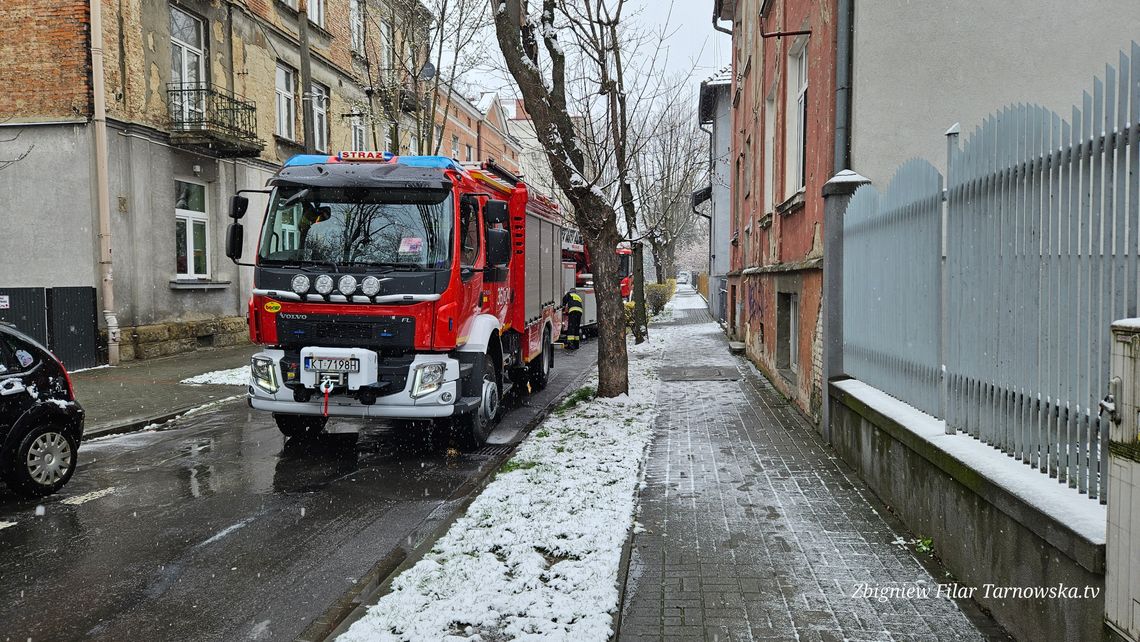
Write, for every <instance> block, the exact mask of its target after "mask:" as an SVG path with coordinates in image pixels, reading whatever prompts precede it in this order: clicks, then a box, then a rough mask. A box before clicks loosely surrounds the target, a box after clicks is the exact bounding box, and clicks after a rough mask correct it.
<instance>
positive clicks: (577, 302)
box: [568, 293, 584, 312]
mask: <svg viewBox="0 0 1140 642" xmlns="http://www.w3.org/2000/svg"><path fill="white" fill-rule="evenodd" d="M582 305H583V303H582V297H580V296H578V295H577V294H575V293H570V307H569V310H568V312H584V310H583V309H582Z"/></svg>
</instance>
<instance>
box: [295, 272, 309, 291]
mask: <svg viewBox="0 0 1140 642" xmlns="http://www.w3.org/2000/svg"><path fill="white" fill-rule="evenodd" d="M309 285H310V283H309V277H307V276H305V275H304V274H298V275H297V276H295V277H293V291H294V292H296V293H297V294H304V293H306V292H308V291H309Z"/></svg>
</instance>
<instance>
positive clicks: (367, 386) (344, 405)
mask: <svg viewBox="0 0 1140 642" xmlns="http://www.w3.org/2000/svg"><path fill="white" fill-rule="evenodd" d="M342 351H343V352H344V353H345V354H341V352H342ZM350 352H351V353H352V354H349V353H350ZM368 352H371V351H368V350H363V349H361V348H352V349H331V348H325V349H322V348H319V347H312V348H306V349H305V350H304V351H303V354H302V359H301V363H300V364H299V368H300V371H301V373H305V372H306V365H309V366H310V368H309V369H308V374H303V375H300V376H298V374H297V373H293V376H292V379H288V378H287V377H286V374H287V373H286V372H285V371H283V370H282V359H284V358H285V352H284V351H283V350H265V351H262V352H259V353H257V354H255V355H254V356H253V361H254V363H255V364H257V363H258V362H259V360H260V362H261V363H262V364H264V365H265V366H268V370H269V371H270V372H271V373H272V378H271V379H270V378H260V379H259V377H258V376H254V377H252V383H251V385H250V386H249V405H250V406H251V407H252V408H255V409H257V410H266V411H269V412H273V413H278V414H293V415H327V416H329V417H357V418H366V417H387V418H394V419H431V418H442V417H450V416H452V415H454V414H457V413H463V412H469V410H470V408H471V407H472V403H474V405H476V406H477V405H478V401H479V400H478V398H477V397H476V398H473V399H472V398H469V397H464V396H462V390H461V388H460V383H459V378H460V364H459V361H457V360H456V359H453V358H451V357H449V356H447V355H443V354H419V355H416V356H415V358H414V359H413V360H412V362H411V365H410V366H409V368H408V373H407V377H406V382H405V384H404V387H403V388H402V389H401V390H398V391H395V392H392V391H389V390H387V388H386V387H384V386H378V385H376V376H375V372H371V373H363V374H361V376H359V377H352V376H351V375H352V370H351V367H350V366H348V365H346V363H344V362H342V361H337V360H341V359H344V360H348V359H352V358H356V359H359V361H357V363H356V364H354V365H358V366H359V369H358V370H357V371H356V372H358V373H359V372H360V369H364V368H373V369H374V368H375V367H376V363H377V360H378V357H377V356H376V355H375V353H372V355H371V356H369V355H367V354H364V353H368ZM306 357H308V358H309V361H308V362H306V361H305V358H306ZM314 359H327V360H329V361H321V362H316V361H314ZM366 364H368V365H366ZM326 366H327V367H336V368H338V369H346V370H348V372H345V373H343V374H344V375H346V376H344V377H343V378H342V377H340V376H339V375H340V374H342V373H325V372H321V371H320V370H319V369H320V368H321V367H326ZM438 370H442V371H443V375H442V379H441V380H439V381H438V382H434V383H431V384H430V385H424V384H423V381H425V380H428V379H429V378H428V377H425V376H423V374H422V373H424V372H429V371H430V372H436V371H438ZM330 375H331V376H330ZM286 381H288V382H289V383H288V384H286V383H285V382H286ZM325 388H328V389H329V394H328V398H327V402H326V399H325V394H324V391H325ZM373 395H375V396H373Z"/></svg>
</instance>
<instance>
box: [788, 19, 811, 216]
mask: <svg viewBox="0 0 1140 642" xmlns="http://www.w3.org/2000/svg"><path fill="white" fill-rule="evenodd" d="M807 72H808V57H807V41H806V40H804V41H802V42H801V43H799V47H798V48H793V49H792V53H791V54H790V55H789V56H788V110H787V112H786V113H787V119H788V120H787V122H786V123H785V125H784V126H785V145H784V147H785V158H786V160H787V163H786V165H785V174H786V179H785V180H786V181H787V188H788V190H787V191H788V196H791V195H792V194H794V193H796V192H798V191H799V190H801V189H803V188H804V185H805V180H806V177H807V172H806V169H807V153H806V152H807V90H808V74H807Z"/></svg>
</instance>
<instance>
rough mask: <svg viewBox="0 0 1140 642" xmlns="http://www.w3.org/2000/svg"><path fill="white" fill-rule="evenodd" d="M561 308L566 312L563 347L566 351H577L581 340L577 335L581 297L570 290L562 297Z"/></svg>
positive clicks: (580, 312) (582, 309) (579, 325)
mask: <svg viewBox="0 0 1140 642" xmlns="http://www.w3.org/2000/svg"><path fill="white" fill-rule="evenodd" d="M562 308H563V309H564V310H566V314H567V321H566V336H565V337H564V338H563V345H565V346H566V349H567V350H577V349H578V342H579V340H580V339H581V337H580V336H579V334H578V333H579V331H580V328H581V326H582V312H583V311H584V308H583V307H582V297H581V295H579V294H578V293H577V292H576V291H575V290H574V288H570V291H569V292H567V293H566V296H564V297H562Z"/></svg>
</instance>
